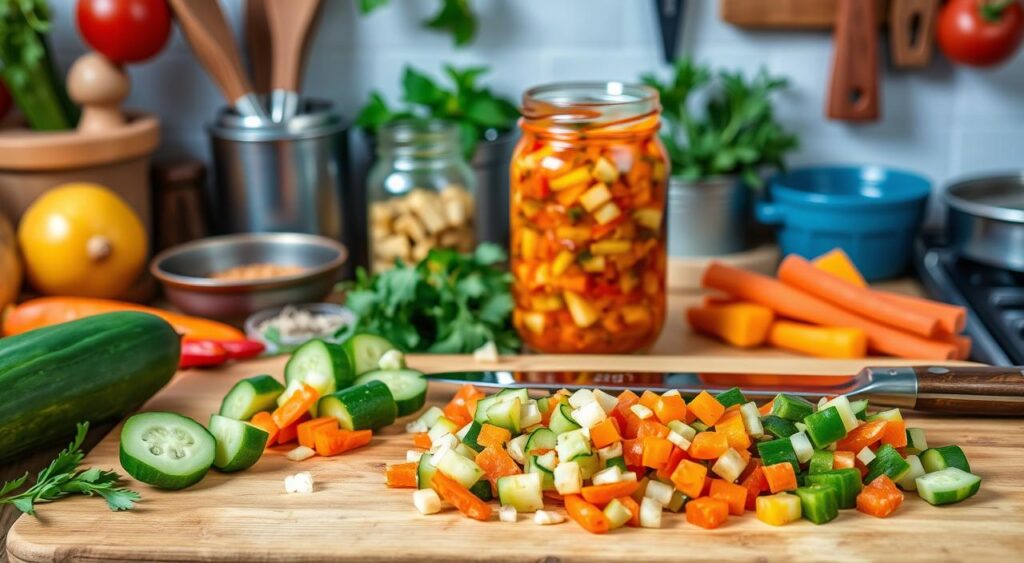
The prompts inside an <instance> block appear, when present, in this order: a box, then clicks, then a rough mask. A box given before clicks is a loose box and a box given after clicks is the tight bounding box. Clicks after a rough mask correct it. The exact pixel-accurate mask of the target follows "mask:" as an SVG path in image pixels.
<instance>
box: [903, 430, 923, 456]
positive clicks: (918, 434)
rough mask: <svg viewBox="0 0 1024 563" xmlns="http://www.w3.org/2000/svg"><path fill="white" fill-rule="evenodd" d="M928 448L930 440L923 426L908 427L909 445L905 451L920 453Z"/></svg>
mask: <svg viewBox="0 0 1024 563" xmlns="http://www.w3.org/2000/svg"><path fill="white" fill-rule="evenodd" d="M927 449H928V440H927V439H926V438H925V436H924V429H923V428H907V447H906V448H905V451H906V452H907V453H908V454H919V453H921V452H923V451H925V450H927Z"/></svg>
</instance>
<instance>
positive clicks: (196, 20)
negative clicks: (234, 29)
mask: <svg viewBox="0 0 1024 563" xmlns="http://www.w3.org/2000/svg"><path fill="white" fill-rule="evenodd" d="M169 2H170V5H171V9H172V10H173V11H174V15H175V17H176V18H177V19H178V25H180V26H181V30H182V31H183V32H184V34H185V37H186V38H187V39H188V42H189V44H190V45H191V46H192V50H193V51H194V52H195V54H196V57H197V58H198V59H199V62H200V63H202V65H203V66H204V67H205V68H206V71H207V72H209V73H210V76H211V77H212V78H213V81H214V82H215V83H216V84H217V86H218V88H220V91H221V93H222V94H223V95H224V97H225V98H226V99H227V100H228V103H230V104H232V105H233V106H234V107H235V109H236V110H237V111H238V113H239V114H240V115H242V116H246V117H257V118H260V119H267V118H268V117H267V112H266V110H264V109H263V106H262V104H260V102H259V99H258V98H257V97H256V95H255V93H254V92H253V89H252V84H250V83H249V79H248V77H246V75H245V72H244V70H243V68H242V59H241V56H240V55H239V53H238V48H237V47H236V46H235V42H234V39H233V37H232V34H231V29H230V28H229V27H228V23H227V20H225V19H224V12H222V11H221V9H220V4H219V3H218V2H217V1H216V0H169Z"/></svg>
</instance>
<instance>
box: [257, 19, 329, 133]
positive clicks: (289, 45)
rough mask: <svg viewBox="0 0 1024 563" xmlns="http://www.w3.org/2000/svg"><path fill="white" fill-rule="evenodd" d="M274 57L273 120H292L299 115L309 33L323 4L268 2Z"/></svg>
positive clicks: (271, 110) (271, 76)
mask: <svg viewBox="0 0 1024 563" xmlns="http://www.w3.org/2000/svg"><path fill="white" fill-rule="evenodd" d="M266 9H267V22H268V23H269V24H270V42H271V50H272V57H271V60H272V61H273V62H272V63H271V70H270V88H271V93H270V116H271V118H272V119H273V120H274V121H277V122H282V121H286V120H288V119H289V118H290V117H292V116H294V115H295V114H296V113H297V112H298V108H299V83H300V82H301V79H302V66H303V62H304V61H305V51H306V46H307V45H308V43H309V38H310V35H311V34H310V32H309V29H310V27H311V26H312V24H313V20H314V19H315V18H316V13H317V11H318V10H319V9H320V0H267V3H266Z"/></svg>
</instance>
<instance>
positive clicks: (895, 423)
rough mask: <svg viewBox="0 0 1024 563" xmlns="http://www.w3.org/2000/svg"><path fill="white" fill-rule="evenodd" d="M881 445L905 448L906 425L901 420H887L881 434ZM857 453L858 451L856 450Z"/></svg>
mask: <svg viewBox="0 0 1024 563" xmlns="http://www.w3.org/2000/svg"><path fill="white" fill-rule="evenodd" d="M882 443H883V444H889V445H891V446H892V447H894V448H905V447H907V425H906V423H904V422H903V421H902V420H888V421H886V423H885V431H884V432H883V433H882ZM858 451H859V450H858Z"/></svg>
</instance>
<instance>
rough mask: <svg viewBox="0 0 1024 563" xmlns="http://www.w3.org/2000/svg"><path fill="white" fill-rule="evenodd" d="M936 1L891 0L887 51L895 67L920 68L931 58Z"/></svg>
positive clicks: (936, 14)
mask: <svg viewBox="0 0 1024 563" xmlns="http://www.w3.org/2000/svg"><path fill="white" fill-rule="evenodd" d="M938 13H939V0H891V2H890V4H889V53H890V55H891V57H892V64H893V65H894V66H896V67H898V68H920V67H923V66H928V63H929V62H931V60H932V47H933V46H934V45H935V20H936V17H937V16H938Z"/></svg>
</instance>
